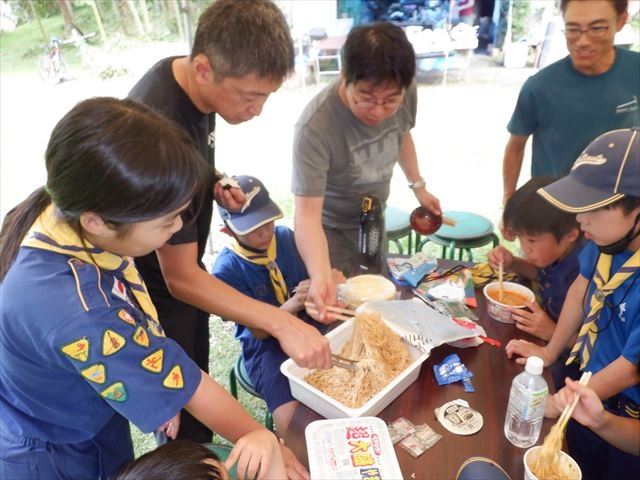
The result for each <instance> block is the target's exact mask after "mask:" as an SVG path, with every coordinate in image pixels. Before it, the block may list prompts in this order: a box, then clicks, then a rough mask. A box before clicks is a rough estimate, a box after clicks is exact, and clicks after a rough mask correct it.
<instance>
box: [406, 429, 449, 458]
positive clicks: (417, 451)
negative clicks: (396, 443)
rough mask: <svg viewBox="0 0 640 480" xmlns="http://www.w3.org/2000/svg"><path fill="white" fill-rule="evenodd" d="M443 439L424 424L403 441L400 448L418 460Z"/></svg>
mask: <svg viewBox="0 0 640 480" xmlns="http://www.w3.org/2000/svg"><path fill="white" fill-rule="evenodd" d="M441 438H442V435H440V434H438V433H436V432H434V431H433V429H432V428H431V427H430V426H429V425H427V424H426V423H424V424H422V425H418V426H417V427H416V431H415V432H413V433H412V434H411V435H409V436H408V437H406V438H405V439H404V440H402V442H401V443H400V446H401V447H402V448H404V449H405V450H406V451H407V452H409V454H410V455H411V456H412V457H415V458H417V457H419V456H420V455H422V454H423V453H424V452H425V451H427V450H429V449H430V448H431V447H433V446H434V445H435V444H436V443H438V440H440V439H441Z"/></svg>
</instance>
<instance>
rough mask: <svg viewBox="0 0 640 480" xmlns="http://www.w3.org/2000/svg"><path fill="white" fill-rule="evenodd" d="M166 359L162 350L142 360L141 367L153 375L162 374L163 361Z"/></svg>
mask: <svg viewBox="0 0 640 480" xmlns="http://www.w3.org/2000/svg"><path fill="white" fill-rule="evenodd" d="M163 358H164V350H163V349H162V348H161V349H160V350H156V351H155V352H153V353H152V354H151V355H149V356H147V357H145V358H143V359H142V362H140V365H142V368H144V369H145V370H148V371H149V372H152V373H160V372H161V371H162V360H163Z"/></svg>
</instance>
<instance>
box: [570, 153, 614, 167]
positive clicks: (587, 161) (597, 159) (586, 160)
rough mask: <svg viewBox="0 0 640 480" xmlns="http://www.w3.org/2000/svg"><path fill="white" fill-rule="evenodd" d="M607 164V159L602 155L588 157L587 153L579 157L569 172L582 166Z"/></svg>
mask: <svg viewBox="0 0 640 480" xmlns="http://www.w3.org/2000/svg"><path fill="white" fill-rule="evenodd" d="M606 162H607V157H605V156H604V155H602V154H600V155H595V156H594V155H589V154H588V153H586V152H585V153H583V154H582V155H580V156H579V157H578V158H577V159H576V161H575V162H574V164H573V167H571V170H572V171H573V170H575V169H576V168H578V167H580V166H582V165H602V164H604V163H606Z"/></svg>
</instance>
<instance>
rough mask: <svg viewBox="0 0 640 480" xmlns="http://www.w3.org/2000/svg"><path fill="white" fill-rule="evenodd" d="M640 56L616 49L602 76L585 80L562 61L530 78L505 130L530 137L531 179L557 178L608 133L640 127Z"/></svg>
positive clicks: (582, 75)
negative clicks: (610, 65)
mask: <svg viewBox="0 0 640 480" xmlns="http://www.w3.org/2000/svg"><path fill="white" fill-rule="evenodd" d="M639 102H640V54H638V53H637V52H631V51H629V50H624V49H620V48H616V59H615V62H614V64H613V66H612V67H611V68H610V69H609V71H608V72H605V73H603V74H602V75H595V76H590V75H584V74H582V73H580V72H578V71H577V70H575V69H574V68H573V64H572V63H571V58H570V57H568V56H567V57H565V58H563V59H562V60H559V61H557V62H555V63H552V64H551V65H549V66H548V67H546V68H543V69H542V70H540V71H539V72H538V73H537V74H535V75H533V76H532V77H529V79H527V81H526V82H525V83H524V85H523V86H522V89H521V90H520V95H519V97H518V103H517V104H516V108H515V111H514V112H513V116H512V117H511V120H510V122H509V125H508V126H507V129H508V130H509V132H510V133H511V134H513V135H531V134H533V144H532V155H531V176H532V177H537V176H541V175H551V176H554V177H561V176H564V175H566V174H568V173H569V170H570V169H571V166H572V165H573V162H574V161H575V159H576V158H578V155H580V153H581V152H582V150H584V148H585V147H586V146H587V145H588V144H589V143H590V142H591V141H592V140H593V139H594V138H596V137H597V136H598V135H600V134H601V133H603V132H606V131H609V130H615V129H618V128H627V127H640V104H639Z"/></svg>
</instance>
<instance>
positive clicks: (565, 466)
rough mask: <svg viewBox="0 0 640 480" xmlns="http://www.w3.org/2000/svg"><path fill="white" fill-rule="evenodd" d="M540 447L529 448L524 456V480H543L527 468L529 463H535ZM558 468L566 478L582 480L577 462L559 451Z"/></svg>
mask: <svg viewBox="0 0 640 480" xmlns="http://www.w3.org/2000/svg"><path fill="white" fill-rule="evenodd" d="M540 448H542V446H541V445H538V446H537V447H531V448H530V449H529V450H527V451H526V452H525V454H524V459H523V461H524V480H544V479H539V478H538V477H536V476H535V475H534V474H533V472H531V469H530V468H529V462H533V461H535V459H536V457H537V456H538V453H539V452H540ZM560 468H562V471H563V472H564V473H565V474H566V476H567V478H569V479H570V480H581V479H582V470H580V466H579V465H578V464H577V462H576V461H575V460H574V459H573V458H571V457H570V456H569V454H568V453H565V452H563V451H562V450H560Z"/></svg>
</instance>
